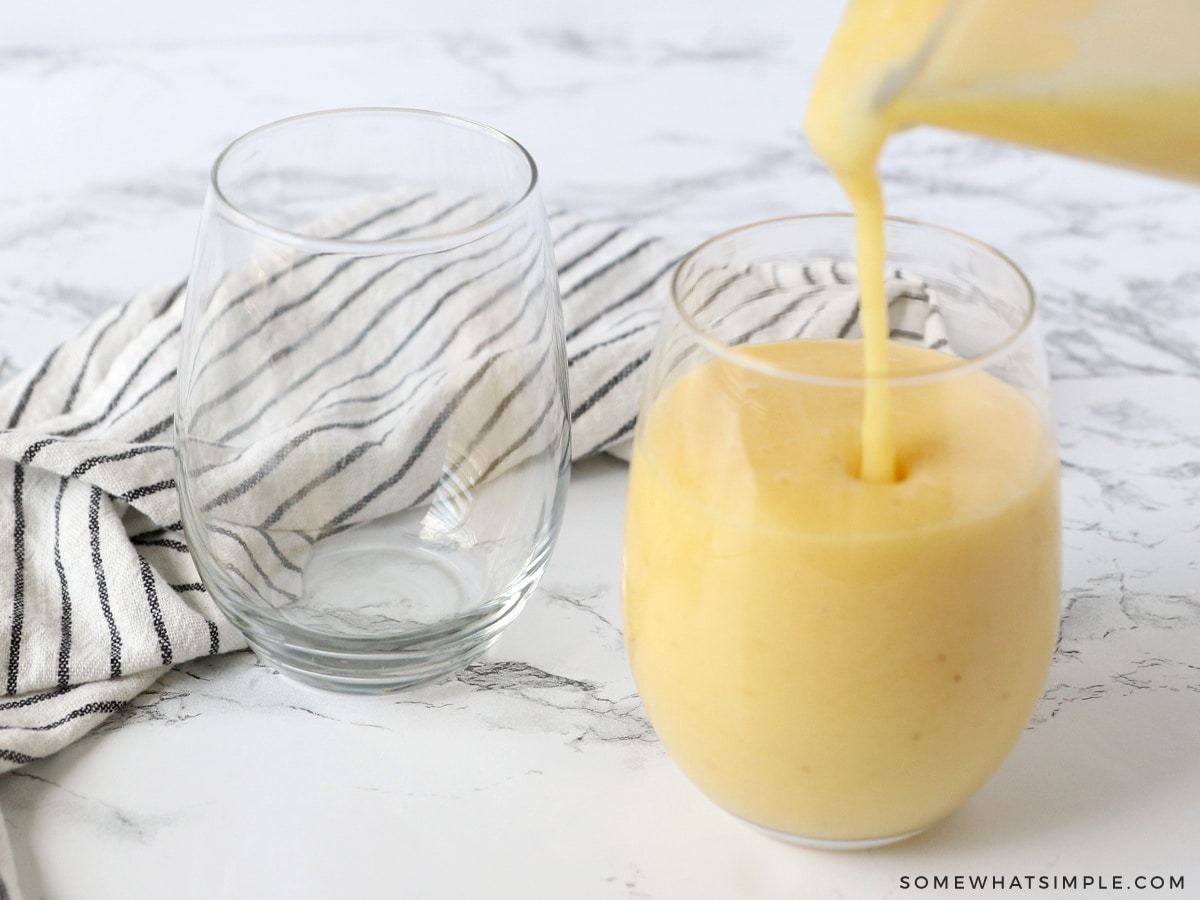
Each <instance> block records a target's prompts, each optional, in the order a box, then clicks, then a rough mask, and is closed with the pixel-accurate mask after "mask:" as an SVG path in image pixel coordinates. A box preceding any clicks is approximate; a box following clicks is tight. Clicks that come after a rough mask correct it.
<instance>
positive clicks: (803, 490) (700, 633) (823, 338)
mask: <svg viewBox="0 0 1200 900" xmlns="http://www.w3.org/2000/svg"><path fill="white" fill-rule="evenodd" d="M886 246H887V251H886V260H885V261H884V267H883V268H884V271H885V272H886V277H885V278H884V280H883V290H884V294H883V297H882V298H881V299H882V301H883V305H882V307H881V308H879V309H875V310H871V309H867V310H865V311H864V309H863V308H862V307H863V306H864V304H861V303H860V292H859V285H858V275H857V264H856V257H857V246H856V241H855V222H854V219H853V217H852V216H849V215H839V214H831V215H818V216H801V217H794V218H788V219H779V220H774V221H770V222H764V223H760V224H757V225H751V226H748V227H745V228H742V229H738V230H735V231H732V232H729V233H726V234H724V235H721V236H720V237H717V238H714V239H713V240H711V241H709V242H708V243H706V244H704V245H702V246H701V247H699V248H698V249H697V250H695V251H694V252H693V253H692V254H691V255H690V256H688V257H687V258H686V259H685V260H684V261H683V262H682V263H681V264H680V267H679V269H678V271H677V273H676V276H675V280H674V284H673V298H672V300H673V302H672V304H671V305H670V309H669V310H668V312H667V313H666V318H665V320H664V323H663V325H662V328H661V331H660V336H659V340H658V344H657V346H656V348H655V351H654V355H653V359H652V362H651V374H650V381H649V384H648V388H647V393H646V397H645V401H644V403H643V408H642V414H641V416H640V420H639V424H638V428H637V434H636V440H635V445H634V451H633V460H632V465H631V470H630V486H629V502H628V514H627V521H626V535H625V556H624V571H623V596H624V618H625V634H626V641H627V645H628V652H629V657H630V662H631V665H632V668H633V673H634V676H635V678H636V681H637V686H638V690H639V692H640V694H641V697H642V700H643V702H644V704H645V708H646V711H647V713H648V714H649V717H650V719H651V721H652V723H653V724H654V726H655V729H656V730H657V732H658V734H659V737H660V738H661V740H662V741H663V743H664V745H665V746H666V748H667V750H668V751H669V753H670V754H671V756H672V757H673V759H674V760H675V761H676V763H677V764H678V765H679V767H680V768H681V769H682V770H683V772H684V773H685V774H686V775H687V776H688V777H689V778H690V779H691V780H692V781H693V782H694V783H695V784H696V785H697V786H698V787H699V788H700V789H701V790H702V791H703V792H704V793H705V794H707V795H708V796H709V797H710V798H711V799H712V800H714V801H715V802H716V803H717V804H719V805H720V806H721V807H723V808H724V809H726V810H727V811H729V812H730V813H732V814H734V815H735V816H738V817H740V818H742V819H744V820H745V821H747V822H749V823H751V824H753V825H755V826H757V827H758V828H760V829H762V830H764V831H767V832H769V833H772V834H774V835H777V836H780V837H784V838H788V839H790V840H794V841H796V842H799V843H806V844H811V845H816V846H828V847H865V846H874V845H878V844H883V843H888V842H890V841H893V840H898V839H901V838H904V837H907V836H909V835H911V834H914V833H916V832H919V831H921V830H922V829H924V828H926V827H928V826H929V825H931V824H932V823H934V822H936V821H938V820H939V819H941V818H942V817H944V816H946V815H947V814H948V813H950V812H951V811H952V810H954V809H955V808H956V807H958V806H959V805H960V804H961V803H963V802H964V801H965V800H966V799H967V798H968V797H969V796H970V795H971V794H972V793H973V792H974V791H975V790H976V789H978V788H979V787H980V785H981V784H983V782H984V781H985V780H986V779H987V778H988V777H989V776H990V775H991V774H992V773H993V772H995V770H996V769H997V768H998V767H999V766H1000V764H1001V762H1002V761H1003V760H1004V758H1005V756H1006V755H1007V754H1008V752H1009V751H1010V750H1011V748H1012V747H1013V745H1014V744H1015V742H1016V741H1017V739H1018V737H1019V736H1020V734H1021V732H1022V730H1023V729H1024V728H1025V726H1026V724H1027V722H1028V720H1029V717H1030V715H1031V713H1032V711H1033V709H1034V706H1035V704H1036V703H1037V701H1038V699H1039V697H1040V695H1041V692H1042V688H1043V684H1044V680H1045V677H1046V673H1047V670H1048V668H1049V664H1050V659H1051V656H1052V654H1053V650H1054V646H1055V642H1056V638H1057V631H1058V617H1059V584H1060V537H1059V534H1060V524H1059V521H1060V515H1059V499H1058V465H1057V454H1056V448H1055V441H1054V434H1053V425H1052V418H1051V415H1050V411H1049V407H1048V399H1047V392H1048V376H1047V371H1046V366H1045V362H1044V355H1043V350H1042V347H1041V344H1040V338H1039V336H1038V333H1037V327H1036V324H1035V321H1034V306H1035V301H1034V295H1033V291H1032V289H1031V288H1030V286H1029V284H1028V282H1027V281H1026V279H1025V278H1024V276H1023V275H1022V274H1021V273H1020V271H1019V270H1018V269H1017V268H1016V267H1015V266H1014V265H1013V264H1012V263H1011V262H1009V261H1008V260H1007V259H1006V258H1005V257H1004V256H1002V255H1001V254H999V253H997V252H996V251H994V250H992V249H990V248H989V247H987V246H985V245H983V244H981V243H979V242H977V241H975V240H973V239H971V238H969V237H966V236H963V235H960V234H956V233H953V232H950V231H946V230H943V229H940V228H936V227H933V226H930V225H924V224H920V223H916V222H909V221H903V220H894V219H893V220H888V221H887V223H886ZM872 271H874V270H872ZM866 281H869V282H871V285H869V287H871V290H870V291H868V293H869V294H870V295H871V296H875V295H877V293H878V292H877V287H878V286H877V285H875V283H874V282H875V279H872V278H870V277H868V278H867V279H866ZM870 302H871V297H868V303H867V304H866V305H869V303H870ZM872 316H874V320H875V322H876V324H875V325H874V326H871V325H870V324H869V322H870V320H871V317H872ZM864 319H866V320H868V329H867V331H868V333H867V339H868V341H869V342H871V344H872V346H871V347H869V348H867V347H864V339H863V331H862V326H863V323H864ZM879 323H883V326H884V327H883V328H882V329H881V328H880V327H879ZM868 351H869V352H868ZM872 359H874V360H875V363H874V364H872V363H871V360H872ZM881 361H882V365H880V363H881ZM881 371H882V372H883V374H879V373H880V372H881ZM868 373H870V374H868Z"/></svg>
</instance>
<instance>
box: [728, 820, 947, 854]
mask: <svg viewBox="0 0 1200 900" xmlns="http://www.w3.org/2000/svg"><path fill="white" fill-rule="evenodd" d="M742 821H743V822H746V820H745V819H742ZM746 824H747V825H749V826H750V827H751V828H753V829H754V830H755V831H758V832H761V833H762V834H765V835H766V836H767V837H772V838H775V840H777V841H784V842H786V843H788V844H795V845H796V846H797V847H808V848H810V849H812V850H870V849H872V848H874V847H886V846H887V845H888V844H897V843H899V842H900V841H906V840H908V839H909V838H911V837H916V836H917V835H918V834H921V833H922V832H923V831H925V828H918V829H917V830H916V831H906V832H905V833H904V834H893V835H890V836H888V837H879V838H866V839H865V840H859V841H831V840H828V839H826V838H810V837H804V836H803V835H798V834H787V833H785V832H782V831H775V830H774V829H771V828H764V827H763V826H762V825H755V824H754V823H753V822H746ZM926 827H928V826H926Z"/></svg>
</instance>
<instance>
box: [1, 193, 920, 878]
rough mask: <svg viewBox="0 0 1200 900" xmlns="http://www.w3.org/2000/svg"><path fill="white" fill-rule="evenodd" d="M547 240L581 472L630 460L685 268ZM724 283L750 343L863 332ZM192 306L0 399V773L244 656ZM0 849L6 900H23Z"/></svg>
mask: <svg viewBox="0 0 1200 900" xmlns="http://www.w3.org/2000/svg"><path fill="white" fill-rule="evenodd" d="M550 224H551V235H552V238H553V240H554V250H555V258H556V262H557V266H558V277H559V285H560V293H561V299H562V307H563V315H564V321H565V337H566V355H567V359H568V365H569V386H570V395H571V398H572V405H571V412H570V419H571V428H572V444H573V448H574V456H575V458H580V457H583V456H588V455H591V454H594V453H597V452H601V451H608V452H615V453H616V454H617V455H619V456H625V455H626V450H627V447H628V441H629V438H630V436H631V434H632V431H633V428H634V422H635V416H636V412H637V406H638V403H639V401H640V395H641V390H642V381H643V377H642V376H643V374H644V372H645V370H646V368H647V367H646V362H647V360H648V358H649V356H650V352H651V347H652V344H653V339H654V331H655V327H656V325H657V323H658V320H659V317H660V313H661V310H662V305H663V303H664V301H665V297H666V294H667V293H668V290H669V288H668V283H669V277H670V273H671V272H672V270H673V269H674V267H675V265H676V263H677V261H678V258H679V256H678V254H677V253H676V252H675V251H674V250H673V249H672V248H671V247H669V246H668V245H667V244H666V243H665V242H663V241H661V240H659V239H656V238H653V237H647V236H644V235H642V234H639V233H638V232H637V231H636V229H632V228H629V227H627V226H625V225H623V224H620V223H618V222H614V221H611V220H603V219H596V218H585V217H580V216H578V215H575V214H570V213H557V214H554V215H552V216H551V217H550ZM734 274H735V275H736V276H737V277H736V278H731V277H729V273H728V272H724V273H720V272H718V273H713V275H712V278H711V281H712V284H713V285H714V288H713V289H714V291H716V290H719V291H721V293H722V298H721V299H722V300H723V301H729V300H732V299H736V298H742V299H751V300H753V301H754V303H755V304H757V305H753V304H752V305H751V306H749V307H747V308H746V309H743V310H741V311H740V312H738V314H737V315H738V317H739V320H742V319H744V320H745V322H746V326H747V327H746V333H747V335H748V337H747V339H754V340H762V339H773V338H785V337H796V336H807V337H833V336H839V335H842V336H853V334H854V333H855V329H856V328H857V324H856V320H857V303H858V298H857V294H856V293H855V291H854V289H853V285H850V286H847V285H846V279H845V278H844V277H843V276H844V272H842V273H839V269H838V267H837V266H836V265H833V264H830V265H825V266H812V267H810V268H808V269H806V271H805V277H806V279H809V282H808V283H809V285H810V286H814V285H815V286H818V287H821V288H822V289H823V290H821V291H817V292H814V291H812V290H811V289H809V290H805V291H802V292H800V293H799V294H794V295H793V294H788V293H787V290H789V289H790V288H789V289H785V288H781V281H785V280H787V279H786V278H784V277H783V276H787V277H790V275H788V273H787V272H786V271H783V270H780V269H779V267H775V266H767V267H751V268H750V269H747V270H745V271H742V272H737V273H734ZM329 289H330V290H337V289H339V288H336V287H330V288H329ZM889 290H890V291H891V293H892V296H893V301H894V302H893V304H892V306H891V315H892V323H893V328H894V331H895V332H896V333H897V335H901V336H906V337H910V338H912V339H915V340H919V341H920V342H922V343H924V344H926V345H927V346H928V345H934V344H937V343H938V342H940V341H941V330H940V319H939V317H938V315H937V308H936V303H935V302H934V301H933V299H932V298H931V297H930V296H929V295H928V294H927V293H926V292H925V289H924V286H923V285H921V284H920V283H919V282H915V281H913V280H912V279H906V278H903V277H897V278H893V279H891V280H890V283H889ZM183 296H184V285H183V284H179V285H175V286H172V287H168V288H165V289H160V290H153V291H149V292H147V293H144V294H142V295H140V296H138V297H136V298H134V299H133V300H131V301H130V302H129V303H127V304H125V305H123V306H121V307H118V308H115V309H113V310H111V311H109V312H108V313H107V314H106V315H104V316H103V317H102V318H100V319H99V320H98V321H96V322H95V323H94V324H93V325H92V326H91V327H90V328H88V329H87V330H86V331H85V332H84V333H83V334H81V335H79V336H78V337H76V338H74V339H72V340H70V341H68V342H67V343H65V344H63V345H62V346H61V347H59V348H58V349H57V350H55V351H54V352H52V353H51V354H50V355H49V356H47V357H46V358H45V360H44V361H43V362H42V363H41V364H40V365H38V366H36V367H34V368H33V369H32V370H30V371H28V372H26V373H24V374H23V375H21V376H18V377H17V378H15V379H13V380H12V381H10V382H9V383H8V384H6V385H3V386H0V428H2V429H3V430H0V531H3V532H4V534H5V536H6V539H5V540H4V542H3V546H2V547H0V647H2V648H3V650H4V651H5V652H4V654H3V656H0V679H3V684H4V689H3V697H0V771H5V770H8V769H11V768H14V767H16V766H20V765H22V764H24V763H28V762H30V761H32V760H34V759H38V758H40V757H43V756H46V755H48V754H51V753H53V752H55V751H56V750H58V749H60V748H62V747H63V746H65V745H67V744H68V743H70V742H72V741H74V740H76V739H77V738H79V737H80V736H82V735H83V734H85V733H87V732H88V731H90V730H91V729H93V728H95V727H96V726H97V725H98V724H99V723H100V722H102V721H103V720H104V719H105V718H106V717H107V716H109V715H110V714H111V713H113V712H115V711H116V710H118V709H119V708H120V707H121V706H122V704H124V703H126V702H127V701H128V700H130V699H131V698H132V697H134V696H135V695H137V694H138V693H140V692H141V691H143V690H145V689H146V688H147V687H149V686H150V685H151V684H152V683H153V682H154V681H155V679H157V678H158V677H159V676H160V675H161V674H162V673H163V672H164V671H166V670H167V669H168V668H169V667H171V666H173V665H176V664H178V663H181V662H184V661H186V660H188V659H192V658H195V657H197V656H202V655H208V654H217V653H222V652H227V651H231V650H236V649H241V648H243V647H244V646H245V642H244V640H243V639H242V637H241V635H240V634H239V633H238V632H237V630H236V629H234V628H233V626H232V625H231V624H230V623H229V622H228V620H226V619H225V618H224V616H222V614H221V613H220V612H219V611H218V610H217V608H216V607H215V605H214V604H213V603H212V601H211V600H210V598H209V596H208V594H207V592H206V590H205V588H204V585H203V584H202V582H201V579H200V577H199V575H198V574H197V571H196V568H195V566H194V564H193V562H192V558H191V555H190V554H189V552H188V547H187V543H186V540H185V537H184V534H183V530H182V524H181V521H180V511H179V505H178V502H177V499H176V491H175V482H174V471H175V462H174V454H173V446H172V420H173V408H174V404H175V398H176V386H175V376H176V366H177V363H178V359H179V353H180V330H181V321H182V307H183ZM447 314H448V315H449V314H453V313H447ZM498 412H499V411H498ZM503 443H504V442H499V444H498V445H500V444H503ZM2 838H3V835H2V834H0V900H4V898H5V897H15V896H16V889H15V881H14V877H13V872H12V866H11V853H10V852H9V851H8V848H7V844H6V841H4V840H3V839H2Z"/></svg>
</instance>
